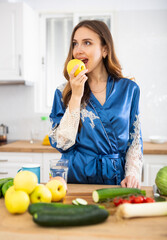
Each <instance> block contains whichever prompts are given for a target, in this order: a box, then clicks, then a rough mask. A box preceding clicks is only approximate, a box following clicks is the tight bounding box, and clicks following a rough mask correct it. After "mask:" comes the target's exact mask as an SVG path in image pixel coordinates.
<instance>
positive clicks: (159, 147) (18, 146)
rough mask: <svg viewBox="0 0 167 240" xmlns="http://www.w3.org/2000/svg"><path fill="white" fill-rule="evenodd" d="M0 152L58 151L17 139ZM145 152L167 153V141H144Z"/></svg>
mask: <svg viewBox="0 0 167 240" xmlns="http://www.w3.org/2000/svg"><path fill="white" fill-rule="evenodd" d="M0 152H34V153H58V151H57V150H56V149H55V148H53V147H51V146H43V145H42V142H40V141H37V142H35V143H33V144H31V143H30V142H29V141H15V142H12V143H9V144H6V145H3V146H0ZM143 152H144V154H167V142H166V143H161V144H156V143H150V142H144V143H143Z"/></svg>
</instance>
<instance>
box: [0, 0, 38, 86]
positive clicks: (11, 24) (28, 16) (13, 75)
mask: <svg viewBox="0 0 167 240" xmlns="http://www.w3.org/2000/svg"><path fill="white" fill-rule="evenodd" d="M37 32H38V31H37V14H36V13H35V12H34V11H33V10H32V9H31V8H30V7H29V6H27V5H26V4H24V3H7V2H2V3H0V35H1V37H0V82H1V81H26V83H31V82H33V81H34V79H35V76H36V68H37V53H38V52H37Z"/></svg>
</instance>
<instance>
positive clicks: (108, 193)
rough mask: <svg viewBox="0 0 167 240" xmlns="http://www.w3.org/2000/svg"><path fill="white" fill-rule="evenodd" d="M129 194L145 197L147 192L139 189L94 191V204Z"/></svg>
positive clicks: (103, 189)
mask: <svg viewBox="0 0 167 240" xmlns="http://www.w3.org/2000/svg"><path fill="white" fill-rule="evenodd" d="M129 194H141V195H144V196H145V195H146V191H145V190H140V189H138V188H102V189H97V190H95V191H93V193H92V198H93V201H94V202H96V203H98V202H103V201H106V200H108V199H111V198H114V197H118V196H125V195H129Z"/></svg>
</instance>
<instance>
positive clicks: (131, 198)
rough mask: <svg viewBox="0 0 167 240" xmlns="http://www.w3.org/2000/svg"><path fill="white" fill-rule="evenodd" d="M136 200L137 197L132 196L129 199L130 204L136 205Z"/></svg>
mask: <svg viewBox="0 0 167 240" xmlns="http://www.w3.org/2000/svg"><path fill="white" fill-rule="evenodd" d="M135 198H136V197H135V196H134V195H132V196H130V197H129V201H130V203H134V200H135Z"/></svg>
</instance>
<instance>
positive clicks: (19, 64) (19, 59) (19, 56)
mask: <svg viewBox="0 0 167 240" xmlns="http://www.w3.org/2000/svg"><path fill="white" fill-rule="evenodd" d="M21 59H22V58H21V54H19V55H18V69H19V76H21V75H22V69H21Z"/></svg>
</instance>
